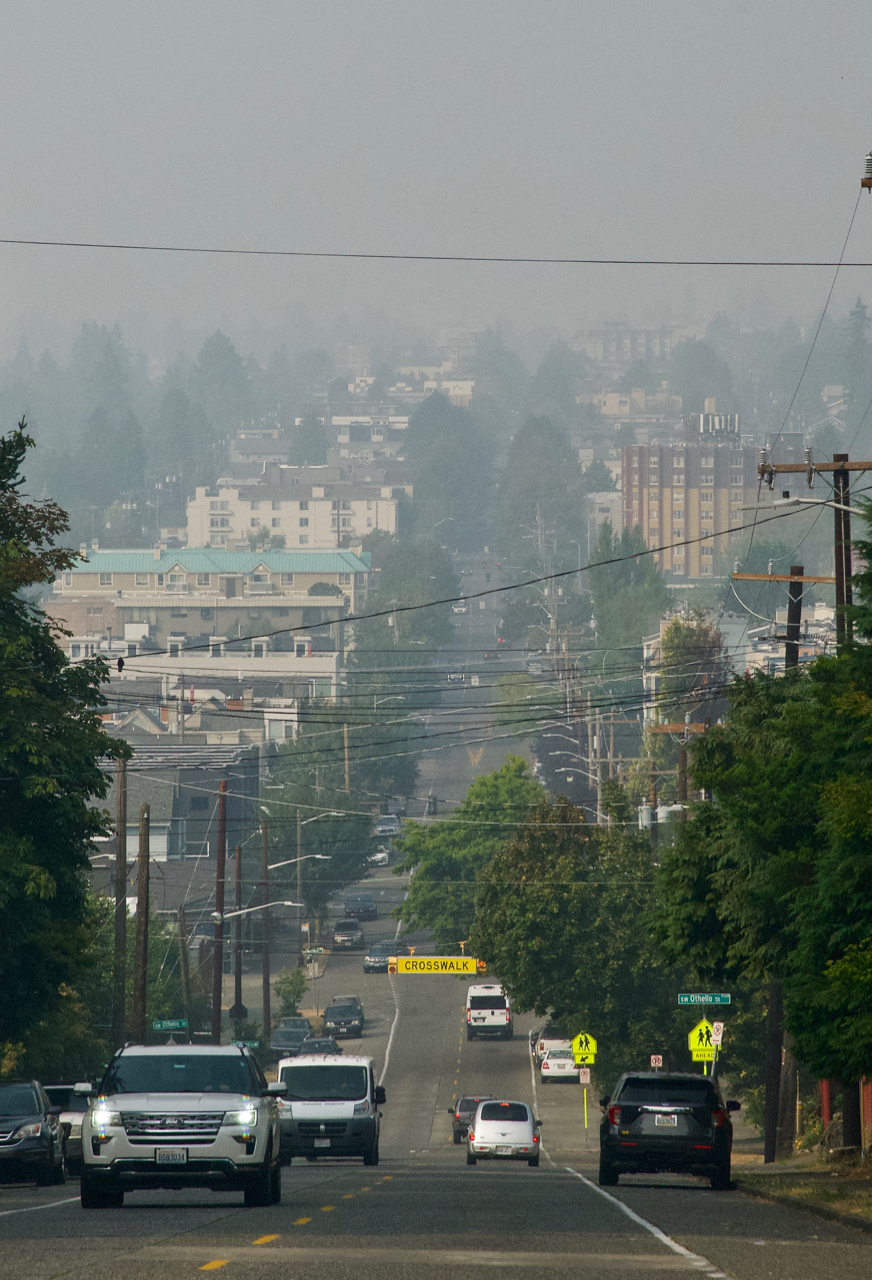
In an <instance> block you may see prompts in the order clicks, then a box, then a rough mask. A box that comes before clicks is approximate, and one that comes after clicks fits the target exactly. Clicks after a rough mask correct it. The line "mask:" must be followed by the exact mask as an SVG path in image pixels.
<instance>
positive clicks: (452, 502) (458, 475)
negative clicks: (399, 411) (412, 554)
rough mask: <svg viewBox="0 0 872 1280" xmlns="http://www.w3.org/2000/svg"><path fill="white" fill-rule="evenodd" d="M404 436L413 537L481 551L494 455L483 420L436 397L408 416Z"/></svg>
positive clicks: (484, 536)
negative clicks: (411, 483)
mask: <svg viewBox="0 0 872 1280" xmlns="http://www.w3.org/2000/svg"><path fill="white" fill-rule="evenodd" d="M407 435H408V440H407V443H406V456H407V459H408V461H409V463H410V464H411V467H412V472H413V477H414V484H415V502H414V506H413V509H412V518H413V524H414V529H415V532H416V536H417V537H419V538H420V539H421V540H422V541H428V540H433V541H438V543H439V544H440V545H441V544H442V543H447V544H449V545H451V546H453V547H459V548H461V549H463V550H473V549H477V548H478V547H480V546H483V545H484V544H485V542H486V541H487V538H486V529H487V517H488V514H489V513H488V500H489V497H490V490H491V485H492V477H493V449H492V447H491V443H490V441H489V439H488V437H487V434H486V431H485V427H484V424H483V421H482V419H481V417H480V416H479V415H476V414H471V413H470V412H469V410H467V409H461V408H458V407H457V406H456V405H453V404H451V402H450V401H449V400H448V399H447V397H446V396H443V395H441V394H440V393H439V392H434V393H433V394H432V395H430V396H428V397H427V399H426V400H424V401H423V403H422V404H421V405H420V406H419V407H418V409H417V410H416V411H415V412H414V413H413V414H412V416H411V418H410V419H409V429H408V433H407ZM483 496H484V500H483Z"/></svg>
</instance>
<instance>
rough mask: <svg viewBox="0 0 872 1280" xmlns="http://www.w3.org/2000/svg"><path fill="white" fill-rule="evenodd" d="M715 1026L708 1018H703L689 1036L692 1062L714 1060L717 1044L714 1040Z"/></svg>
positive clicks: (688, 1045)
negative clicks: (715, 1044)
mask: <svg viewBox="0 0 872 1280" xmlns="http://www.w3.org/2000/svg"><path fill="white" fill-rule="evenodd" d="M713 1030H714V1028H713V1027H712V1024H711V1023H710V1022H709V1020H708V1018H701V1019H700V1020H699V1022H698V1023H697V1024H696V1026H695V1027H694V1028H693V1030H692V1031H691V1033H690V1035H689V1036H688V1037H687V1047H688V1049H689V1050H690V1060H691V1062H713V1061H714V1057H715V1046H714V1041H713V1040H712V1031H713Z"/></svg>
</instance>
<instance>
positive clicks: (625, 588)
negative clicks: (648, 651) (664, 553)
mask: <svg viewBox="0 0 872 1280" xmlns="http://www.w3.org/2000/svg"><path fill="white" fill-rule="evenodd" d="M608 561H615V562H616V563H612V564H610V563H607V562H608ZM592 563H593V565H595V566H596V567H595V568H592V569H591V571H590V590H591V595H592V596H593V609H594V617H595V618H596V630H597V642H598V647H599V648H600V649H606V650H613V651H615V652H613V653H612V654H611V655H610V654H606V658H611V665H621V666H624V665H626V664H627V661H628V659H627V655H626V653H623V654H621V653H618V652H616V651H617V650H620V649H626V648H629V647H633V646H641V644H642V637H643V636H644V635H646V634H648V633H649V632H650V631H651V629H652V628H653V627H654V626H655V625H656V622H657V620H658V619H659V617H660V615H661V614H662V613H663V612H664V611H665V609H666V607H667V605H668V603H669V592H668V590H667V588H666V583H665V582H664V581H663V578H662V577H661V575H660V571H659V570H658V568H657V565H656V563H655V561H654V557H653V556H650V555H648V554H647V547H646V545H645V539H644V538H643V536H642V531H641V529H640V528H638V526H637V527H636V528H635V529H633V530H632V532H631V531H630V530H629V529H623V530H622V531H621V533H620V535H618V534H617V533H616V532H615V531H614V530H613V529H612V526H611V524H610V523H609V521H608V520H606V521H605V522H604V523H603V524H602V525H601V526H600V531H599V537H598V538H597V544H596V549H595V551H594V554H593V560H592ZM606 658H604V659H603V662H604V664H605V662H606Z"/></svg>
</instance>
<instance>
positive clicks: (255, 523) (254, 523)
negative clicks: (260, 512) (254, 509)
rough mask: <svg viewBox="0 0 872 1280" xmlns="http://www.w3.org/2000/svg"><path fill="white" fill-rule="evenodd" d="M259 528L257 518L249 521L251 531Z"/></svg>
mask: <svg viewBox="0 0 872 1280" xmlns="http://www.w3.org/2000/svg"><path fill="white" fill-rule="evenodd" d="M259 526H260V521H259V520H258V518H257V516H255V517H254V519H253V520H252V521H251V527H252V529H257V528H258V527H259Z"/></svg>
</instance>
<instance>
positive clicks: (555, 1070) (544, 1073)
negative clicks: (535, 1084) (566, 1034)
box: [539, 1049, 578, 1084]
mask: <svg viewBox="0 0 872 1280" xmlns="http://www.w3.org/2000/svg"><path fill="white" fill-rule="evenodd" d="M539 1078H540V1080H541V1081H542V1083H543V1084H554V1083H555V1082H556V1083H559V1082H560V1081H561V1080H563V1081H568V1082H569V1083H570V1084H578V1067H577V1066H576V1065H575V1058H574V1056H573V1053H572V1050H571V1049H548V1050H547V1051H546V1052H545V1054H544V1056H543V1058H542V1061H541V1062H540V1064H539Z"/></svg>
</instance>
